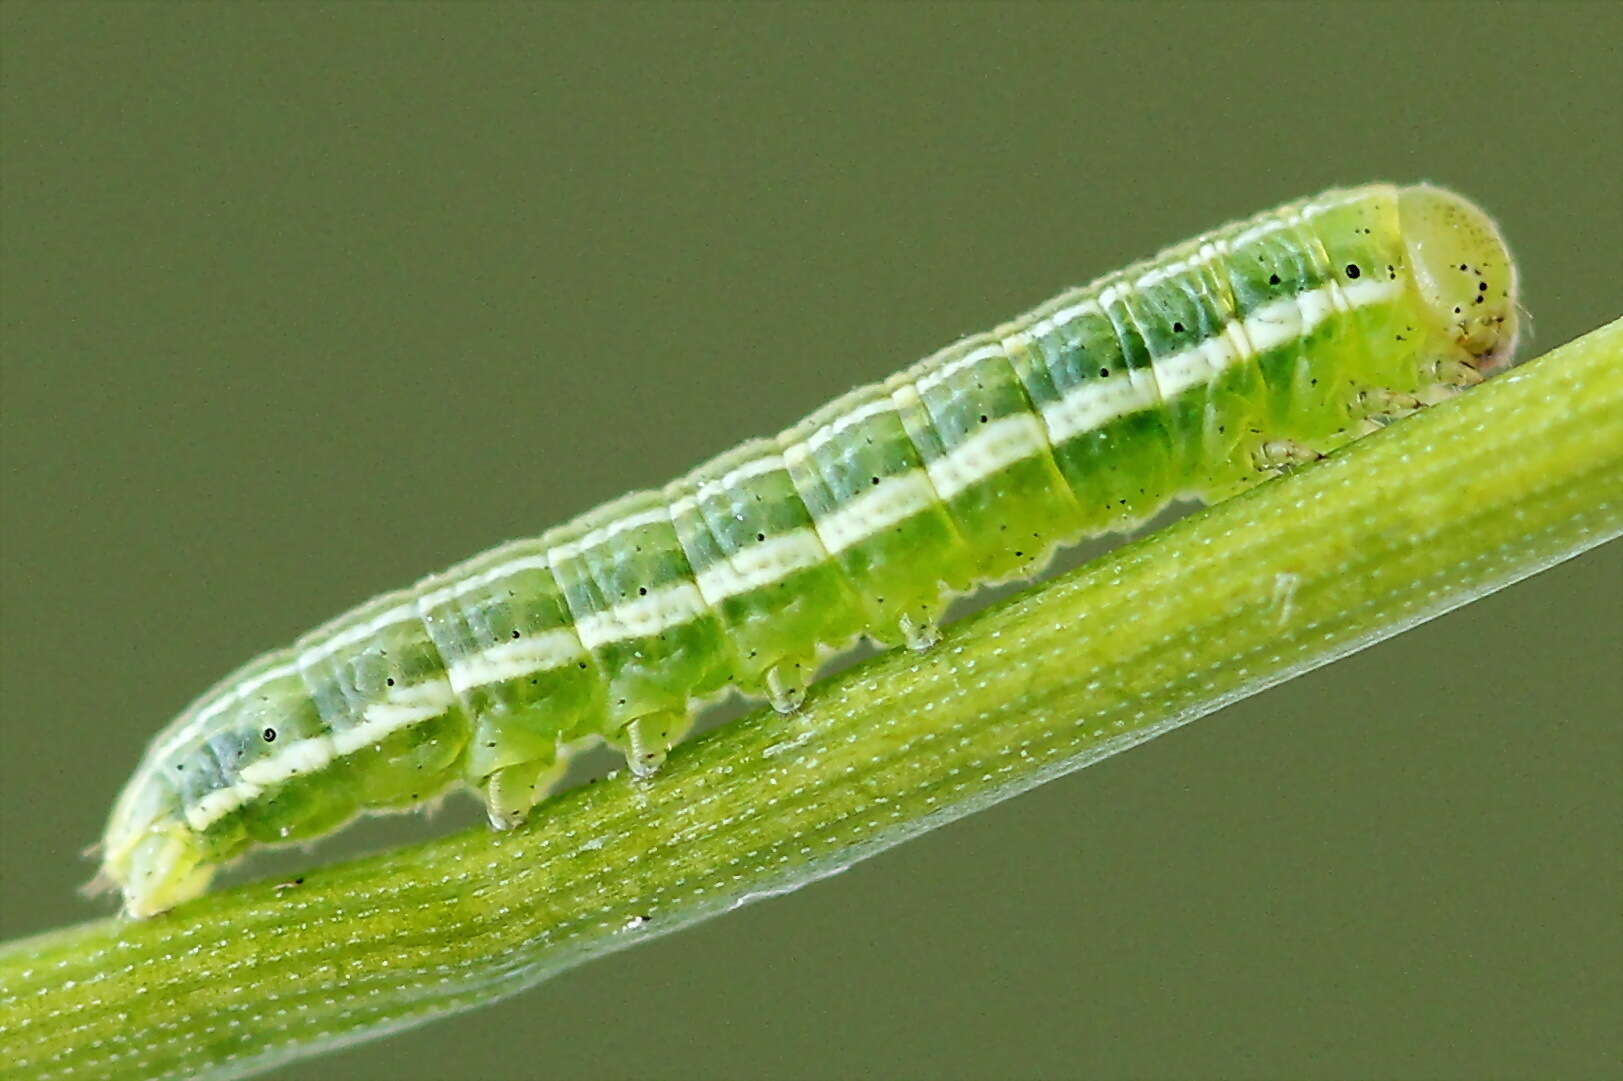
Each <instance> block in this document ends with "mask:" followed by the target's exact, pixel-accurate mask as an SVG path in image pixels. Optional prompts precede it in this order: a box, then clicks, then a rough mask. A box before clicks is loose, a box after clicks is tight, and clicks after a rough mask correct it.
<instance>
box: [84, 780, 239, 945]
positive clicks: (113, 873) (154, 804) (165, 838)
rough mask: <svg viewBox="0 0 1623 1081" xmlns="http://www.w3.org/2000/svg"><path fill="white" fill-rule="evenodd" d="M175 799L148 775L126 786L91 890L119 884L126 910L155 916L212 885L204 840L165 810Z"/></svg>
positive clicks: (210, 859) (209, 855)
mask: <svg viewBox="0 0 1623 1081" xmlns="http://www.w3.org/2000/svg"><path fill="white" fill-rule="evenodd" d="M171 798H172V796H171V794H170V793H169V791H168V790H167V789H166V787H165V786H164V785H163V784H162V783H160V782H159V781H158V780H156V779H155V778H153V777H152V776H151V775H150V774H149V775H146V777H145V778H144V779H143V780H142V781H139V782H137V783H135V784H132V785H131V786H129V787H128V788H126V789H125V791H124V793H123V794H122V795H121V796H120V797H119V801H118V803H117V805H116V806H115V807H114V809H113V815H112V818H111V819H110V820H109V821H108V824H107V831H106V833H105V834H104V835H103V837H102V842H101V845H100V846H99V847H100V849H101V856H102V863H101V873H100V874H99V875H97V876H96V879H95V881H93V882H91V883H90V884H89V885H88V886H87V887H86V892H87V893H92V894H94V893H100V892H102V891H103V890H108V889H117V890H119V891H121V892H122V893H123V895H124V911H125V912H126V913H127V914H128V915H130V916H134V917H135V918H137V919H141V918H145V917H147V916H152V915H155V914H156V913H159V912H162V911H164V910H165V909H168V908H171V907H173V906H175V905H177V904H179V903H180V902H182V901H189V900H191V899H192V898H193V897H196V896H197V895H198V894H200V893H202V892H203V891H204V890H205V889H207V888H208V884H209V880H210V879H211V878H213V877H214V872H215V871H216V870H217V867H216V865H215V859H214V854H213V853H211V852H210V851H209V850H208V849H207V847H206V846H205V845H204V844H203V842H202V839H201V838H200V837H199V836H198V835H197V834H196V833H194V832H193V831H191V830H190V829H188V828H187V827H186V824H185V823H184V822H182V821H180V820H178V819H176V818H174V817H173V816H172V815H171V814H170V813H169V812H168V810H167V804H168V801H169V800H170V799H171Z"/></svg>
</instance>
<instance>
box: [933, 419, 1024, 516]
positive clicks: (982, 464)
mask: <svg viewBox="0 0 1623 1081" xmlns="http://www.w3.org/2000/svg"><path fill="white" fill-rule="evenodd" d="M1047 449H1048V436H1047V435H1046V434H1045V433H1044V432H1043V426H1042V424H1041V423H1040V422H1039V421H1038V420H1037V418H1036V417H1034V416H1032V415H1031V414H1030V413H1011V414H1010V415H1009V416H1006V417H999V418H998V419H997V420H994V421H992V422H991V423H990V424H987V425H986V426H984V427H983V428H981V429H980V430H979V431H978V432H976V433H975V434H974V435H973V436H971V437H970V438H969V439H966V440H964V441H963V442H962V443H960V444H958V445H957V446H956V447H954V448H952V450H951V451H950V452H948V453H947V454H944V455H942V456H941V457H940V458H937V459H935V460H934V461H930V462H926V463H925V466H924V468H925V469H926V470H927V471H928V472H929V474H930V480H931V482H932V483H933V484H934V485H935V490H936V494H938V495H939V496H940V497H941V498H942V499H951V498H952V497H953V496H955V495H957V494H958V493H959V492H961V491H963V490H964V489H965V488H969V487H971V486H972V485H975V484H978V483H980V482H981V481H983V480H985V479H986V478H987V477H990V476H992V475H993V474H994V473H998V472H1000V471H1002V470H1004V469H1007V468H1008V467H1009V466H1011V465H1013V464H1014V463H1015V462H1018V461H1021V460H1022V459H1025V458H1030V457H1032V456H1033V455H1036V454H1041V453H1042V452H1043V451H1045V450H1047Z"/></svg>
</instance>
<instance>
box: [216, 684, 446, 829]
mask: <svg viewBox="0 0 1623 1081" xmlns="http://www.w3.org/2000/svg"><path fill="white" fill-rule="evenodd" d="M455 702H456V696H455V694H453V693H452V691H451V685H450V684H449V683H446V682H445V681H444V680H439V679H435V680H429V681H427V682H424V683H418V684H414V685H413V686H410V687H403V688H401V689H399V690H398V691H396V692H394V693H393V694H391V695H390V696H389V697H388V698H386V699H384V700H383V701H381V702H374V703H372V704H371V705H370V706H367V707H366V712H365V713H364V714H363V716H362V720H361V723H360V724H358V725H356V726H355V727H353V728H347V729H345V730H343V731H341V732H330V733H325V734H323V735H319V736H311V737H310V738H308V739H301V740H294V741H293V742H291V743H289V744H287V745H286V746H285V747H282V748H279V749H278V750H277V751H276V753H275V754H272V755H269V756H267V757H265V758H261V759H260V760H259V761H257V762H253V763H250V764H249V765H247V766H245V767H244V768H243V770H242V773H241V774H239V776H238V780H237V783H236V784H234V785H231V786H229V787H227V788H217V789H215V790H214V791H213V792H210V793H208V794H207V795H206V796H204V797H203V798H202V799H200V800H198V801H197V802H196V803H194V804H193V805H191V806H190V807H188V808H186V823H187V824H188V825H189V826H191V827H192V829H194V830H198V831H199V832H201V831H202V830H206V829H208V827H209V826H211V825H213V824H214V823H215V822H217V821H219V820H220V819H221V818H223V817H224V816H225V815H228V814H230V813H231V812H232V811H234V810H236V809H237V808H238V807H241V806H242V805H243V804H245V803H247V802H248V801H250V800H252V799H255V798H257V797H258V796H259V795H260V794H261V793H262V792H263V791H264V790H265V789H266V788H269V787H271V786H272V785H276V784H281V783H282V782H283V781H287V780H290V779H292V778H294V777H298V776H302V775H304V774H307V773H312V772H314V771H315V770H318V769H321V768H323V767H325V766H326V765H327V764H328V763H329V762H331V761H332V760H333V759H334V758H342V757H344V756H345V755H348V754H354V753H355V752H356V751H358V750H360V749H361V748H363V747H366V746H369V745H371V744H373V743H376V742H378V741H379V740H381V739H383V738H385V737H387V736H389V735H391V734H393V733H395V732H398V731H400V730H401V729H403V728H408V727H410V726H411V725H414V724H421V723H422V722H423V721H427V720H432V719H433V718H435V717H438V716H440V715H441V714H443V713H444V712H445V711H446V710H447V709H449V708H450V707H451V706H452V705H453V704H455Z"/></svg>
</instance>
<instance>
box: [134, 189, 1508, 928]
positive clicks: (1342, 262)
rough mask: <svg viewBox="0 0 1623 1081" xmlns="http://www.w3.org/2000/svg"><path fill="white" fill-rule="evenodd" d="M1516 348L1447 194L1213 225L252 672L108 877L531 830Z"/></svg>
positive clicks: (165, 736)
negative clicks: (608, 753)
mask: <svg viewBox="0 0 1623 1081" xmlns="http://www.w3.org/2000/svg"><path fill="white" fill-rule="evenodd" d="M1515 339H1516V271H1515V267H1514V265H1513V263H1512V262H1511V259H1510V255H1509V253H1508V252H1507V250H1506V248H1505V245H1504V242H1503V240H1502V239H1501V237H1500V235H1499V232H1498V230H1497V228H1496V227H1495V225H1494V224H1493V222H1492V221H1491V220H1490V219H1489V218H1488V217H1487V216H1486V215H1485V214H1484V213H1483V212H1482V211H1481V210H1479V209H1478V208H1476V207H1475V206H1474V205H1472V204H1471V203H1469V202H1467V201H1466V200H1465V199H1463V198H1461V197H1460V196H1458V195H1455V194H1453V193H1451V192H1448V191H1445V190H1442V189H1440V188H1436V187H1432V186H1427V185H1414V186H1404V187H1399V186H1392V185H1384V184H1381V185H1370V186H1365V187H1360V188H1353V189H1346V190H1335V191H1330V192H1326V193H1324V194H1322V195H1318V196H1315V197H1313V198H1310V199H1306V200H1303V201H1300V202H1295V203H1291V204H1288V205H1286V206H1283V207H1280V208H1278V209H1276V210H1272V211H1269V212H1267V213H1264V214H1261V215H1258V216H1256V217H1254V218H1251V219H1249V220H1246V221H1241V222H1237V223H1234V224H1231V225H1228V226H1225V227H1223V228H1221V229H1217V230H1215V231H1213V232H1211V233H1208V234H1205V235H1203V236H1200V237H1197V238H1196V239H1194V240H1191V241H1189V242H1187V243H1184V244H1182V245H1179V246H1177V247H1174V248H1171V249H1168V250H1166V251H1165V252H1163V253H1162V254H1160V255H1159V256H1157V257H1156V258H1155V259H1152V260H1150V261H1147V262H1143V263H1139V264H1136V265H1133V266H1131V267H1128V268H1127V269H1125V270H1122V271H1119V272H1117V273H1115V274H1111V275H1108V276H1106V277H1104V278H1101V279H1099V280H1097V281H1095V282H1093V283H1092V284H1090V285H1087V286H1083V287H1079V288H1074V289H1071V290H1068V291H1066V292H1064V293H1062V294H1060V295H1059V296H1057V297H1055V298H1054V299H1052V300H1050V301H1048V302H1047V303H1045V304H1043V305H1041V306H1039V307H1037V308H1036V309H1034V310H1032V311H1030V312H1028V313H1026V314H1025V315H1022V316H1020V317H1018V318H1016V319H1014V320H1012V321H1011V322H1008V323H1006V324H1004V325H1002V326H1000V327H997V328H996V329H994V330H992V331H990V332H988V333H984V334H978V335H974V336H971V337H968V338H965V339H962V340H960V341H958V342H955V343H954V344H952V345H950V346H948V347H947V348H945V349H943V350H941V351H940V352H938V353H936V354H934V355H932V356H930V357H928V358H926V359H924V360H922V361H920V362H918V363H917V364H915V365H913V366H912V367H910V368H908V369H906V370H904V371H902V372H900V373H899V374H897V375H894V376H892V377H891V378H889V379H887V380H885V381H883V382H881V383H875V384H873V385H870V386H866V387H862V388H859V389H857V390H855V391H852V392H851V393H849V394H847V395H845V396H843V397H841V398H839V399H837V400H836V401H834V402H832V403H831V404H829V405H827V406H825V407H824V408H822V409H820V410H818V411H817V412H815V413H813V414H812V415H811V416H809V417H808V418H807V419H806V420H804V421H803V422H801V423H800V424H798V425H796V426H794V427H793V428H791V429H789V430H788V431H785V432H783V433H782V434H780V435H778V436H777V437H776V438H771V439H760V440H753V441H750V442H747V443H745V444H743V445H742V446H739V447H737V448H735V449H733V450H731V451H728V452H726V453H724V454H722V455H720V456H718V457H716V458H715V459H713V460H711V461H709V462H706V463H704V464H703V465H700V466H699V467H698V468H696V469H694V470H693V471H692V472H690V473H688V474H687V475H686V476H684V477H681V478H679V479H677V480H675V481H673V482H671V483H670V484H668V485H667V486H666V487H664V488H663V489H661V490H658V491H642V492H635V493H632V494H630V495H628V496H625V497H623V498H620V499H617V500H614V501H612V502H610V503H607V504H604V505H603V506H601V507H598V508H597V509H595V510H592V511H589V512H588V513H586V514H584V515H582V516H581V517H579V518H578V519H576V520H575V521H573V522H569V523H567V524H565V525H562V526H560V527H558V528H555V529H553V530H551V531H549V532H547V533H544V534H542V535H540V536H539V537H535V538H532V539H525V540H519V541H515V542H512V543H509V544H506V545H502V546H500V547H498V548H495V549H492V550H491V551H488V552H486V553H484V554H482V555H479V556H476V557H474V558H473V559H471V560H468V561H467V562H465V563H462V564H460V565H458V566H456V567H453V568H451V569H450V570H447V571H445V572H443V573H440V574H435V575H430V576H429V577H427V578H424V579H423V580H422V581H420V582H418V583H417V584H416V585H415V586H413V587H411V588H409V589H405V590H402V591H399V592H396V593H390V594H385V595H384V596H381V597H378V598H376V599H374V600H372V601H370V602H368V603H366V604H364V605H361V606H359V607H358V608H356V609H354V610H353V611H351V612H349V613H346V614H345V615H343V616H340V617H338V618H337V619H335V620H333V621H332V622H330V623H328V624H326V625H324V626H322V627H319V628H317V629H316V630H314V631H312V632H310V633H309V634H306V635H305V636H303V637H302V638H300V639H299V640H298V641H297V642H295V643H293V644H292V645H291V646H288V647H286V648H283V649H278V650H273V651H272V652H270V653H267V654H265V655H263V656H261V657H259V658H258V659H256V660H254V661H252V662H250V663H249V664H248V665H246V666H245V667H243V668H242V669H240V670H239V671H236V672H234V673H232V674H231V675H230V676H228V677H227V678H226V679H224V680H223V681H221V682H220V683H219V684H217V685H216V686H215V687H214V688H212V689H211V690H209V691H208V692H207V693H205V694H204V695H203V696H202V697H201V698H199V699H197V700H196V701H195V702H193V703H192V704H191V705H190V706H189V707H188V708H187V709H186V710H185V711H184V712H183V713H181V715H180V716H179V717H177V718H176V719H175V720H174V721H173V722H172V723H171V724H170V725H169V726H168V727H166V728H165V729H163V730H162V731H161V732H160V733H159V734H158V735H157V736H156V737H155V738H154V740H153V741H152V743H151V745H150V747H149V748H148V750H147V753H146V755H145V757H144V759H143V761H142V762H141V764H140V766H139V768H138V769H137V771H136V773H135V774H134V776H133V777H132V778H131V779H130V781H129V782H128V784H127V785H126V787H125V789H124V791H123V793H122V795H121V796H120V798H119V800H118V802H117V804H116V806H115V807H114V809H113V812H112V815H111V818H110V821H109V823H108V826H107V830H106V834H105V837H104V842H103V850H102V855H103V868H102V877H103V879H104V880H105V881H107V882H109V883H111V884H114V885H116V886H118V887H119V888H120V889H122V891H123V895H124V903H125V908H126V911H128V912H129V913H130V914H131V915H133V916H149V915H152V914H154V913H157V912H161V911H163V910H165V909H167V908H169V907H171V906H173V905H175V904H177V903H179V902H181V901H184V900H186V899H188V898H190V897H193V896H196V895H197V894H199V893H201V892H203V890H204V889H206V888H207V885H208V883H209V881H210V879H211V877H212V876H213V874H214V873H215V871H216V869H217V868H218V867H219V866H221V865H222V864H223V863H225V862H228V861H230V860H232V859H235V858H237V857H238V856H239V855H241V854H243V853H245V852H246V851H248V850H249V849H250V848H251V847H253V846H255V845H261V844H277V843H285V842H290V841H299V840H305V839H308V838H311V837H315V836H318V835H321V834H324V833H327V832H329V831H331V830H333V829H336V828H337V827H338V826H340V825H341V824H343V823H344V822H345V821H347V820H348V819H350V818H351V817H352V816H354V815H355V814H357V813H362V812H375V811H386V810H396V809H405V808H409V807H412V806H414V805H417V804H420V803H422V802H424V801H426V800H428V799H430V798H432V797H434V796H436V795H438V794H439V793H441V792H442V791H444V790H445V789H446V788H447V787H449V786H451V785H453V784H455V783H456V782H458V781H461V782H464V783H466V784H468V785H470V786H471V787H472V788H474V789H475V790H476V791H477V792H478V793H479V794H480V795H481V796H482V798H483V800H484V802H485V804H486V807H487V809H488V812H489V816H490V819H491V822H492V823H493V824H494V825H495V826H497V827H502V828H506V827H511V826H514V825H516V824H518V823H519V822H521V821H523V819H524V818H525V816H526V814H527V813H528V812H529V811H530V809H531V808H532V806H534V804H535V803H536V802H537V801H538V800H539V799H540V798H541V797H542V796H543V795H544V794H545V793H546V792H547V790H548V788H549V786H550V785H551V784H553V783H554V781H555V780H556V779H557V777H558V776H559V774H560V773H561V771H562V769H563V766H564V765H565V763H566V762H567V760H568V758H569V756H570V754H571V753H573V752H574V751H575V750H577V749H578V748H579V747H581V746H582V745H584V744H586V743H589V742H591V741H594V740H606V741H608V742H609V743H610V744H612V745H613V746H615V747H616V748H618V749H619V750H621V751H622V752H623V753H624V754H625V755H626V756H627V760H628V763H629V764H630V766H631V768H632V769H633V770H635V771H636V772H637V773H639V774H642V775H652V774H654V773H656V771H657V769H658V768H659V765H660V763H661V762H662V761H663V758H664V756H665V753H666V752H667V750H668V749H669V748H670V747H671V746H672V745H673V744H674V743H675V742H676V741H677V740H678V739H680V738H681V736H682V735H683V733H684V732H685V731H686V729H687V727H688V725H689V722H690V717H691V713H692V709H693V703H694V702H695V701H696V700H700V699H703V698H706V697H708V696H711V695H713V694H715V693H717V692H720V691H724V690H726V689H729V688H733V689H737V690H739V691H741V692H743V693H744V694H747V695H751V696H756V697H761V698H766V699H769V700H770V701H771V702H772V704H773V705H774V706H776V707H777V708H779V709H781V710H792V709H794V708H796V707H797V706H798V704H799V703H800V701H801V698H802V696H803V694H804V693H805V689H806V687H807V685H808V683H809V681H810V680H811V679H812V678H813V676H814V675H815V671H816V667H817V663H818V658H819V657H820V656H821V655H823V654H824V653H826V652H827V651H828V650H829V649H837V648H841V647H844V646H845V645H847V644H849V643H851V642H852V641H853V640H855V639H856V638H857V637H859V636H863V635H866V636H867V637H869V638H871V639H873V640H874V641H876V642H878V643H881V644H884V645H903V644H905V645H907V646H909V647H912V648H915V649H923V648H928V646H929V645H930V643H931V642H932V641H933V640H934V636H935V628H936V626H937V624H938V622H939V620H940V619H941V616H942V612H943V610H944V608H945V605H946V603H947V601H948V600H949V599H950V598H951V597H952V596H953V595H955V594H961V593H965V592H968V591H970V590H973V589H975V588H976V587H978V586H980V585H983V584H986V583H991V582H999V581H1005V580H1010V579H1018V578H1024V577H1028V576H1030V575H1032V574H1034V573H1035V572H1037V571H1038V570H1040V569H1041V568H1042V567H1043V566H1044V565H1045V564H1046V563H1047V561H1048V560H1049V558H1050V556H1051V555H1052V553H1053V552H1054V550H1055V548H1056V547H1057V546H1059V545H1063V544H1066V543H1068V542H1071V541H1074V540H1076V539H1078V538H1080V537H1082V536H1085V535H1091V534H1098V533H1102V532H1106V531H1111V530H1120V529H1124V528H1127V527H1130V526H1131V525H1133V524H1135V523H1137V522H1140V521H1142V520H1143V519H1145V518H1146V517H1148V516H1149V515H1151V514H1153V513H1154V512H1155V511H1157V510H1158V509H1159V508H1161V507H1162V506H1164V505H1165V504H1166V503H1168V502H1169V501H1170V500H1172V499H1174V498H1179V497H1189V498H1196V499H1203V500H1208V501H1210V500H1215V499H1220V498H1223V497H1224V496H1227V495H1229V494H1232V493H1234V492H1237V491H1239V490H1241V489H1243V488H1245V487H1247V486H1248V485H1251V484H1254V483H1256V482H1258V481H1260V480H1262V479H1265V478H1266V477H1267V476H1269V475H1270V474H1271V473H1274V472H1277V471H1278V470H1280V469H1284V468H1290V467H1292V466H1294V465H1296V464H1298V463H1301V462H1307V461H1311V460H1313V459H1314V458H1317V457H1319V456H1321V455H1322V454H1325V453H1327V452H1329V451H1331V450H1333V449H1335V448H1336V447H1338V446H1340V445H1341V444H1343V443H1345V442H1347V441H1348V440H1350V439H1352V438H1355V437H1356V436H1357V435H1359V434H1361V433H1362V432H1363V431H1366V430H1368V429H1369V428H1370V427H1372V426H1374V425H1375V424H1378V423H1380V422H1382V421H1384V420H1388V419H1391V418H1393V417H1395V416H1399V415H1402V414H1404V413H1407V412H1412V411H1413V410H1414V409H1416V408H1420V407H1421V406H1422V405H1423V404H1424V403H1426V402H1430V401H1434V400H1436V399H1437V398H1439V397H1441V396H1443V395H1445V394H1446V393H1448V392H1449V391H1451V390H1452V389H1456V388H1458V387H1460V386H1464V385H1468V384H1469V383H1471V382H1473V381H1475V380H1476V379H1479V378H1480V376H1481V374H1482V373H1485V372H1487V371H1489V370H1491V369H1493V368H1495V367H1497V366H1499V365H1501V364H1502V363H1504V362H1506V361H1507V360H1508V358H1509V357H1510V354H1511V353H1512V351H1513V349H1514V345H1515ZM655 783H657V781H656V782H655Z"/></svg>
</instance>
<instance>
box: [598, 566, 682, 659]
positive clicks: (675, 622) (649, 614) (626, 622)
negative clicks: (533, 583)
mask: <svg viewBox="0 0 1623 1081" xmlns="http://www.w3.org/2000/svg"><path fill="white" fill-rule="evenodd" d="M707 610H708V609H707V608H706V605H705V603H704V598H703V597H702V596H700V595H699V589H698V587H697V586H695V585H694V584H693V583H692V582H691V581H687V580H682V581H676V582H669V583H667V584H665V585H663V586H660V587H658V588H657V589H654V590H651V591H649V593H648V595H647V596H645V597H637V598H636V599H635V600H626V601H624V602H622V603H620V604H617V605H615V606H614V607H612V608H610V609H608V610H607V611H604V612H590V613H588V614H587V615H585V616H582V617H581V618H580V619H578V620H576V621H575V633H576V634H578V635H580V640H581V644H582V645H584V646H585V647H586V648H587V649H596V648H597V647H598V646H602V645H607V644H609V643H611V642H623V641H625V640H626V639H628V638H648V637H651V636H653V635H656V634H658V633H660V632H661V631H663V630H665V629H667V628H669V627H677V626H681V625H682V624H684V623H690V622H692V621H693V620H694V619H695V618H697V617H698V616H700V615H703V614H704V613H705V612H706V611H707Z"/></svg>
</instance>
